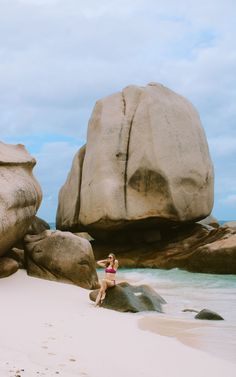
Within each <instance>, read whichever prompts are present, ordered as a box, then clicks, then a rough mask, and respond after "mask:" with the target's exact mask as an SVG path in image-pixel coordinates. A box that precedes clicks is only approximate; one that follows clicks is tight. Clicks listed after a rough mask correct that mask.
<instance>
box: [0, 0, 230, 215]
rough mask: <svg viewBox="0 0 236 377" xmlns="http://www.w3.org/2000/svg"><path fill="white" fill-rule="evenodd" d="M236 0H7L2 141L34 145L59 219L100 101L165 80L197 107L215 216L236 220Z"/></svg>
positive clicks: (2, 12) (3, 9) (0, 34)
mask: <svg viewBox="0 0 236 377" xmlns="http://www.w3.org/2000/svg"><path fill="white" fill-rule="evenodd" d="M235 18H236V1H235V0H224V1H223V0H198V1H194V2H192V1H190V0H131V1H127V0H125V1H124V0H99V1H97V0H86V1H80V0H0V140H1V141H3V142H5V143H11V144H17V143H21V144H24V145H25V146H26V148H27V150H28V151H29V152H30V153H31V154H32V155H33V156H34V157H35V158H36V160H37V165H36V167H35V168H34V175H35V177H36V178H37V180H38V181H39V182H40V184H41V187H42V190H43V202H42V205H41V207H40V209H39V211H38V216H40V217H42V218H43V219H45V220H47V221H49V222H53V221H55V216H56V209H57V201H58V192H59V189H60V187H61V186H62V185H63V183H64V182H65V180H66V177H67V174H68V172H69V170H70V167H71V163H72V159H73V156H74V154H75V153H76V151H77V150H78V149H79V148H80V147H81V146H82V145H83V144H84V143H85V142H86V132H87V125H88V120H89V118H90V115H91V112H92V109H93V106H94V104H95V102H96V100H98V99H100V98H102V97H104V96H107V95H109V94H112V93H115V92H117V91H120V90H122V88H124V87H126V86H128V85H131V84H135V85H146V84H147V83H149V82H152V81H156V82H159V83H161V84H163V85H165V86H167V87H168V88H170V89H172V90H174V91H175V92H177V93H179V94H181V95H183V96H184V97H186V98H187V99H188V100H189V101H191V102H192V103H193V105H194V106H195V107H196V108H197V110H198V112H199V114H200V117H201V121H202V125H203V128H204V130H205V133H206V136H207V140H208V144H209V148H210V153H211V158H212V160H213V164H214V169H215V202H214V208H213V212H212V213H213V215H214V216H216V217H217V218H218V219H219V220H225V219H226V220H233V219H234V220H236V26H235Z"/></svg>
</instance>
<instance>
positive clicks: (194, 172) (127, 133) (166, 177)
mask: <svg viewBox="0 0 236 377" xmlns="http://www.w3.org/2000/svg"><path fill="white" fill-rule="evenodd" d="M212 206H213V166H212V162H211V159H210V155H209V150H208V145H207V141H206V137H205V134H204V131H203V128H202V126H201V122H200V118H199V115H198V113H197V111H196V110H195V108H194V107H193V106H192V105H191V104H190V103H189V102H188V101H187V100H186V99H185V98H183V97H182V96H180V95H178V94H176V93H174V92H173V91H171V90H169V89H168V88H166V87H164V86H162V85H160V84H156V83H150V84H149V85H147V86H146V87H138V86H128V87H127V88H125V89H124V90H123V91H122V92H119V93H116V94H113V95H111V96H109V97H106V98H103V99H101V100H99V101H97V103H96V105H95V108H94V110H93V113H92V116H91V119H90V122H89V126H88V137H87V145H86V149H85V147H83V148H82V149H81V150H80V151H79V153H77V155H76V156H75V159H74V162H73V165H72V169H71V172H70V174H69V176H68V178H67V181H66V183H65V185H64V186H63V187H62V188H61V191H60V195H59V206H58V212H57V228H59V229H64V230H72V231H88V232H89V233H90V234H91V235H92V236H94V237H95V238H107V237H108V236H109V234H111V235H112V237H113V232H114V231H115V230H117V229H119V230H121V229H124V228H126V227H128V229H129V230H130V228H134V229H137V228H138V227H140V228H150V227H153V226H154V225H156V224H162V223H166V224H173V223H183V222H189V221H195V220H196V221H197V220H200V219H202V218H205V217H206V216H208V215H209V214H210V213H211V209H212Z"/></svg>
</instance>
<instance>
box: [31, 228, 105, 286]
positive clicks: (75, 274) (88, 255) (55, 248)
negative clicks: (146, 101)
mask: <svg viewBox="0 0 236 377" xmlns="http://www.w3.org/2000/svg"><path fill="white" fill-rule="evenodd" d="M25 254H26V255H25V257H26V265H27V272H28V274H29V275H31V276H36V277H40V278H44V279H48V280H56V281H62V282H67V283H73V284H76V285H79V286H81V287H83V288H87V289H95V288H97V287H98V277H97V272H96V267H95V259H94V255H93V251H92V247H91V245H90V243H89V241H87V240H85V239H84V238H80V237H78V236H75V235H73V234H72V233H70V232H61V231H51V230H46V231H44V232H43V233H41V234H39V235H26V236H25Z"/></svg>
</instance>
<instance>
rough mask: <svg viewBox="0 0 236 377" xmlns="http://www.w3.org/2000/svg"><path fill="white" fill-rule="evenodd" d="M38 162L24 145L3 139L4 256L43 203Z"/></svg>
mask: <svg viewBox="0 0 236 377" xmlns="http://www.w3.org/2000/svg"><path fill="white" fill-rule="evenodd" d="M35 163H36V161H35V159H34V158H33V157H31V156H30V155H29V153H28V152H27V151H26V149H25V147H24V146H23V145H21V144H18V145H8V144H4V143H2V142H0V256H1V255H4V254H5V253H6V252H7V251H8V250H10V249H11V247H12V246H14V245H15V244H16V243H17V241H18V240H20V239H22V238H23V237H24V235H25V234H26V232H27V229H28V228H29V225H30V223H31V221H32V219H33V217H34V215H35V214H36V212H37V209H38V207H39V205H40V203H41V199H42V193H41V189H40V186H39V184H38V182H37V181H36V179H35V178H34V176H33V174H32V169H33V167H34V165H35Z"/></svg>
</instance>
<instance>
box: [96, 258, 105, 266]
mask: <svg viewBox="0 0 236 377" xmlns="http://www.w3.org/2000/svg"><path fill="white" fill-rule="evenodd" d="M96 263H97V264H98V265H99V266H100V267H106V265H107V259H102V260H98V261H97V262H96Z"/></svg>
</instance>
